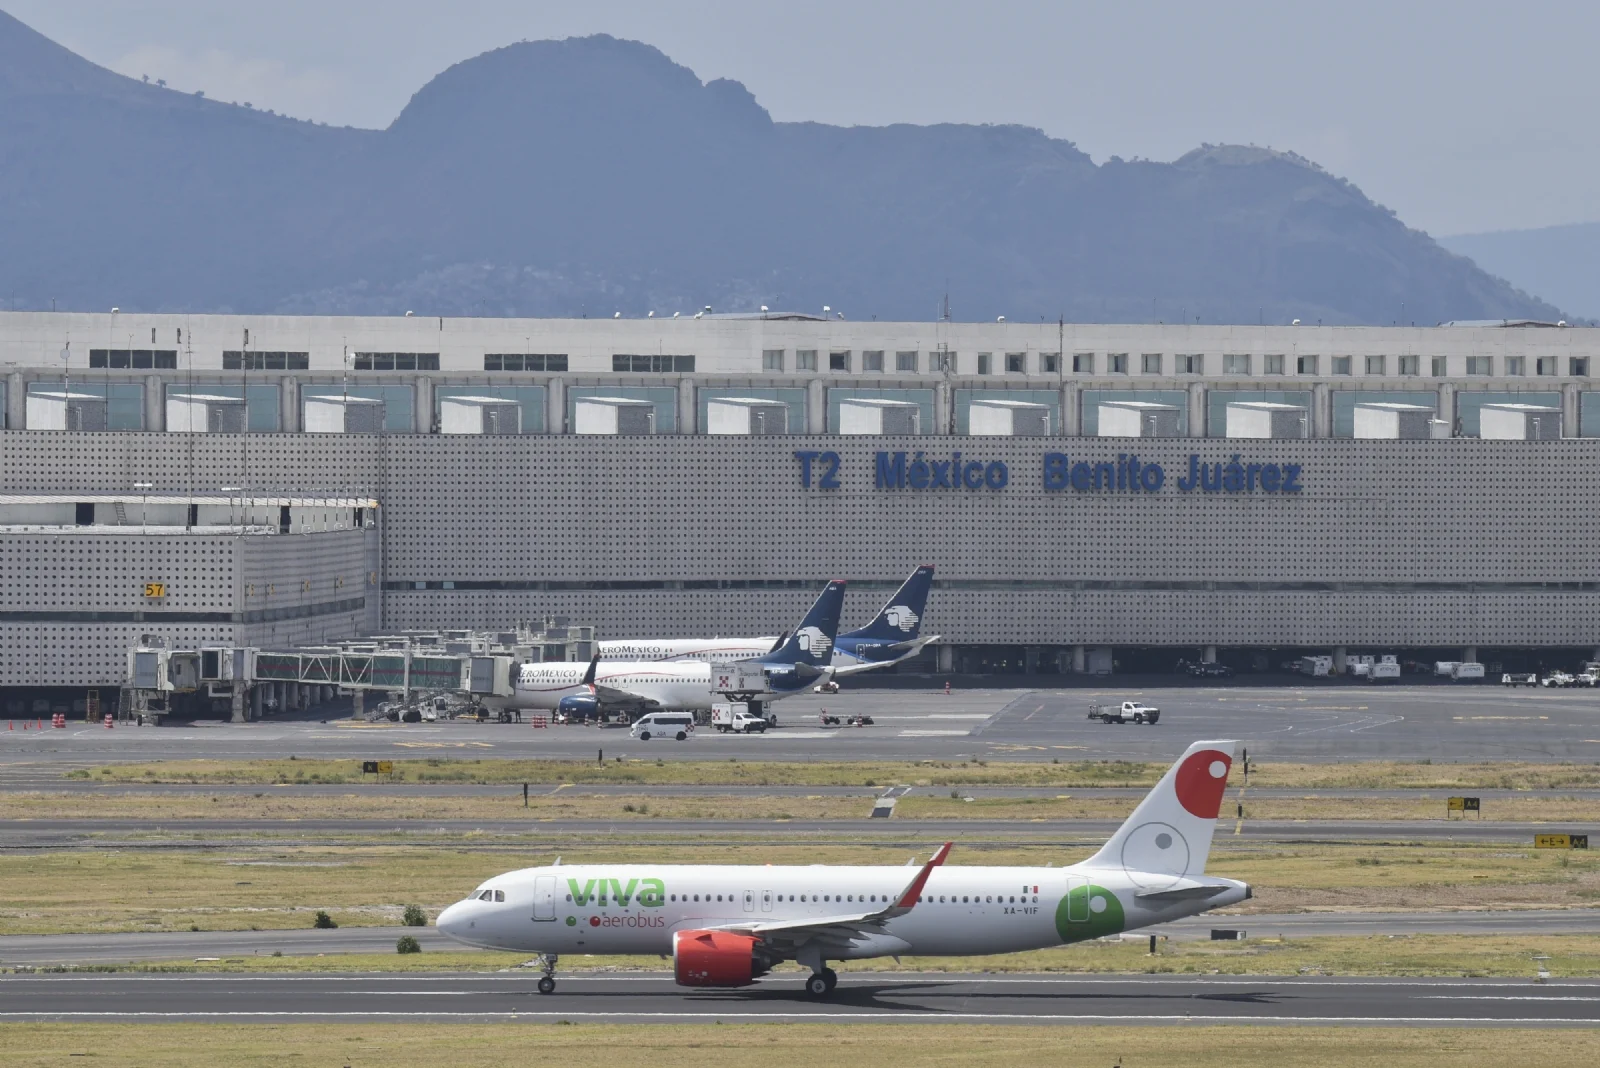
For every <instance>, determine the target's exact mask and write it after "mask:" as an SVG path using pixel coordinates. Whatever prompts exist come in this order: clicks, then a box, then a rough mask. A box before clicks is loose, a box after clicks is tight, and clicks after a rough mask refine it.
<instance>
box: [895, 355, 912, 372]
mask: <svg viewBox="0 0 1600 1068" xmlns="http://www.w3.org/2000/svg"><path fill="white" fill-rule="evenodd" d="M894 369H895V370H896V371H911V372H913V373H915V372H916V370H917V354H916V353H914V352H897V353H895V354H894Z"/></svg>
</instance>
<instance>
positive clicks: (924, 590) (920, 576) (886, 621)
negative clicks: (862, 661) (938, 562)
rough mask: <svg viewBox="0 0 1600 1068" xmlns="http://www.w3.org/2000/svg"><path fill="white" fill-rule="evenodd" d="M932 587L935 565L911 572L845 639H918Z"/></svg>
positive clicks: (895, 640)
mask: <svg viewBox="0 0 1600 1068" xmlns="http://www.w3.org/2000/svg"><path fill="white" fill-rule="evenodd" d="M932 588H933V565H932V564H923V565H922V566H921V567H919V568H917V569H916V570H915V571H913V572H911V575H910V577H908V578H907V579H906V580H905V581H904V582H902V583H901V584H900V588H899V589H898V590H896V591H894V596H893V597H890V598H889V602H888V603H887V604H885V605H884V606H883V608H882V609H881V610H880V611H879V612H878V614H877V616H876V617H875V618H874V619H873V620H872V622H871V623H868V624H867V625H866V626H864V627H862V628H861V629H860V630H853V631H851V632H850V633H848V634H843V635H840V636H841V637H844V638H878V639H881V640H883V641H889V642H897V641H903V640H905V639H907V638H915V637H916V636H917V632H918V630H920V629H921V627H922V615H923V612H924V611H925V610H926V609H927V607H928V591H929V590H930V589H932Z"/></svg>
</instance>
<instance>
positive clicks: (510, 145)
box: [0, 12, 1561, 324]
mask: <svg viewBox="0 0 1600 1068" xmlns="http://www.w3.org/2000/svg"><path fill="white" fill-rule="evenodd" d="M0 146H3V147H4V151H3V152H0V250H3V251H0V299H8V300H9V304H8V305H6V306H10V307H21V308H48V307H52V306H56V307H61V308H64V309H66V308H74V309H91V310H92V309H103V308H109V307H111V306H113V305H117V306H120V307H122V308H124V309H127V310H135V309H138V310H152V311H155V310H164V311H196V312H200V311H237V312H249V313H271V312H289V313H354V314H364V313H372V314H380V313H398V312H403V311H406V310H415V311H417V313H418V314H440V315H590V316H603V317H610V316H611V315H612V314H613V313H614V312H617V311H620V312H622V313H623V314H626V315H642V314H644V313H645V312H646V311H647V310H654V311H656V312H657V313H658V314H660V313H662V312H670V311H674V310H688V309H697V308H701V307H703V306H706V305H711V306H713V307H715V308H716V310H718V311H723V310H754V309H755V308H757V307H759V306H760V305H769V306H771V307H773V308H775V309H779V308H781V309H786V310H804V311H817V310H820V308H821V307H822V306H823V305H824V304H828V305H831V306H833V307H834V308H836V309H841V310H843V311H844V312H845V313H847V314H848V315H849V316H850V317H851V318H868V317H877V318H882V319H911V320H926V319H931V318H934V317H936V316H937V315H939V314H940V313H941V312H942V310H943V309H944V308H945V307H946V306H948V308H949V311H950V314H951V315H952V316H953V317H954V318H957V319H967V320H981V319H991V318H994V317H995V316H998V315H1006V316H1008V317H1010V318H1012V319H1013V320H1016V319H1030V318H1035V317H1040V318H1045V319H1051V320H1053V319H1055V318H1057V317H1058V316H1064V317H1066V318H1067V319H1069V320H1074V321H1104V322H1149V321H1163V322H1174V321H1188V320H1190V319H1194V320H1198V321H1201V322H1206V323H1217V322H1236V323H1255V322H1259V321H1265V322H1284V321H1287V320H1289V319H1291V318H1298V319H1301V320H1303V321H1305V322H1314V321H1324V322H1328V323H1371V324H1388V323H1391V322H1402V321H1403V322H1416V323H1427V324H1431V323H1434V322H1437V321H1440V320H1446V319H1487V318H1557V317H1559V316H1560V315H1561V313H1560V311H1558V309H1557V308H1556V307H1554V306H1552V305H1551V304H1548V303H1546V302H1544V301H1542V300H1539V299H1537V298H1535V297H1533V296H1530V295H1528V294H1526V293H1523V292H1521V291H1519V290H1517V289H1516V288H1514V287H1513V286H1512V285H1511V284H1509V283H1507V282H1505V281H1503V280H1501V279H1499V278H1496V277H1493V276H1491V275H1490V274H1488V273H1486V272H1485V271H1483V270H1481V269H1480V268H1479V267H1478V266H1477V265H1476V264H1474V263H1473V262H1472V261H1471V260H1469V259H1467V258H1465V257H1463V256H1460V255H1457V254H1455V253H1452V252H1450V251H1447V250H1446V249H1445V248H1443V247H1441V246H1440V245H1439V244H1438V243H1436V242H1435V241H1434V240H1433V239H1432V238H1430V237H1429V236H1428V235H1426V234H1424V233H1422V232H1420V231H1417V230H1413V229H1410V228H1408V227H1407V226H1405V225H1404V223H1402V222H1401V221H1400V220H1399V219H1397V218H1396V217H1395V215H1394V213H1393V212H1391V211H1389V210H1387V209H1385V208H1383V207H1382V206H1380V205H1378V204H1375V203H1374V202H1373V201H1371V200H1370V199H1369V198H1367V197H1366V196H1365V195H1364V194H1363V193H1362V192H1361V191H1360V190H1359V189H1358V188H1357V187H1356V186H1354V185H1352V184H1351V183H1350V182H1348V181H1346V180H1344V179H1341V178H1339V177H1336V176H1334V175H1331V174H1328V173H1327V172H1325V171H1324V170H1323V169H1321V168H1320V167H1318V166H1317V165H1315V164H1314V163H1312V162H1310V161H1308V160H1305V159H1303V158H1301V157H1299V156H1296V155H1294V154H1292V153H1284V152H1275V151H1271V150H1267V149H1259V148H1253V147H1242V146H1225V145H1224V146H1214V145H1203V146H1201V147H1199V148H1197V149H1195V150H1194V151H1192V152H1189V153H1188V154H1186V155H1184V156H1183V157H1182V158H1180V159H1177V160H1175V161H1172V162H1169V163H1163V162H1152V161H1148V160H1122V159H1118V158H1116V157H1113V158H1111V159H1109V160H1107V161H1105V162H1103V163H1100V164H1096V163H1095V162H1094V161H1093V160H1091V159H1090V158H1089V157H1088V156H1087V155H1086V154H1085V153H1083V152H1082V151H1080V150H1079V149H1078V148H1077V147H1076V146H1074V145H1073V144H1072V143H1070V142H1068V141H1064V140H1060V139H1056V138H1052V137H1048V136H1046V135H1045V134H1044V133H1042V132H1041V131H1039V130H1036V129H1031V128H1026V127H1021V126H1006V125H995V126H987V125H985V126H973V125H953V124H952V125H935V126H910V125H896V126H887V127H839V126H829V125H823V124H820V123H809V122H774V121H773V120H772V118H771V116H770V115H769V114H768V113H767V112H766V111H765V110H764V109H763V108H762V107H761V106H760V104H759V103H757V101H756V99H755V98H754V97H753V96H752V95H751V94H750V92H749V91H748V90H747V89H746V88H745V87H744V86H743V85H741V84H739V83H738V82H733V81H727V80H714V81H710V82H702V81H701V80H700V79H699V77H697V76H696V75H695V73H694V72H692V71H690V70H688V69H687V68H685V67H683V66H680V65H678V64H676V63H674V62H672V61H671V60H670V59H669V58H668V57H667V56H665V55H663V54H662V53H661V52H659V51H658V50H656V49H654V48H651V47H649V46H648V45H644V44H640V43H637V42H632V41H624V40H618V39H615V38H612V37H607V36H594V37H585V38H574V39H568V40H563V41H536V42H524V43H520V44H514V45H510V46H508V47H505V48H500V49H497V50H494V51H491V52H488V53H485V54H483V55H480V56H477V57H475V58H473V59H469V60H466V61H464V62H461V63H458V64H456V65H455V66H453V67H451V68H449V69H448V70H446V71H444V72H443V73H441V74H439V75H438V76H437V77H435V78H434V79H433V80H432V81H430V82H429V83H428V84H427V85H425V86H423V87H422V88H421V89H420V90H419V91H418V92H417V93H416V95H415V96H414V97H413V98H412V99H411V101H410V102H409V104H408V105H407V106H406V107H405V109H404V110H403V111H402V112H401V113H400V115H399V116H398V117H397V118H396V119H395V121H394V122H393V123H392V124H391V125H390V126H389V127H388V128H387V129H384V130H361V129H352V128H348V127H330V126H326V125H321V124H317V123H314V122H308V121H302V120H299V119H293V118H289V117H286V116H281V115H275V114H272V113H270V112H263V111H259V110H256V109H253V108H250V107H247V106H242V105H235V104H229V103H225V102H221V101H216V100H211V99H208V98H206V97H204V96H203V95H199V94H189V93H181V92H178V91H175V90H171V89H168V88H166V87H164V86H161V85H157V84H149V83H146V82H142V81H138V80H135V79H131V78H126V77H123V76H121V75H119V74H116V73H113V72H111V71H109V70H106V69H104V68H101V67H98V66H96V65H95V64H93V63H91V62H89V61H88V60H85V59H83V58H82V57H79V56H77V55H75V54H73V53H72V52H70V51H68V50H67V49H65V48H62V47H61V46H59V45H57V44H55V43H54V42H52V41H50V40H48V39H47V38H45V37H43V36H42V35H40V34H38V33H36V32H34V31H33V30H31V29H29V28H28V27H26V26H25V25H23V24H22V23H21V22H19V21H17V20H16V19H14V18H12V17H10V16H9V15H6V14H4V13H3V12H0ZM947 301H948V305H947V304H946V302H947Z"/></svg>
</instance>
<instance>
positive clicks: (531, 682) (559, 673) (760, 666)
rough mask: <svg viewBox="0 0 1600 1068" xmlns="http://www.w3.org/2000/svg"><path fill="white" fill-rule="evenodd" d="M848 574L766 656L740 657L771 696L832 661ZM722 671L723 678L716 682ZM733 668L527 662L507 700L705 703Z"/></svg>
mask: <svg viewBox="0 0 1600 1068" xmlns="http://www.w3.org/2000/svg"><path fill="white" fill-rule="evenodd" d="M844 586H845V584H844V581H843V580H842V579H834V580H833V581H832V582H830V583H828V585H827V586H826V587H825V588H824V589H823V591H822V593H821V594H820V595H819V596H818V597H817V599H816V602H815V603H814V604H812V606H811V609H810V611H808V612H807V613H806V615H805V618H804V619H802V620H801V621H800V625H799V626H798V627H796V628H795V629H794V633H793V634H792V635H790V636H789V637H788V638H787V639H786V640H784V641H782V642H780V643H778V645H777V647H776V648H774V649H772V650H771V651H770V652H768V653H767V654H766V655H765V656H759V657H757V658H755V659H752V660H750V661H748V662H746V663H745V664H744V665H741V669H740V670H741V671H742V672H743V673H745V674H753V673H754V672H755V671H757V670H759V671H760V672H761V673H762V675H764V676H765V677H766V680H767V684H768V685H769V686H770V688H771V692H770V693H766V694H763V695H762V696H763V698H764V699H766V700H775V699H777V698H780V697H789V696H791V695H793V694H797V693H802V692H804V691H805V689H806V687H807V686H810V685H811V684H813V683H815V682H817V681H818V680H822V679H826V678H828V677H829V676H830V675H831V674H832V671H833V669H832V668H831V667H830V666H829V659H830V656H831V654H832V652H833V640H834V635H835V634H836V633H837V632H838V629H839V610H840V609H841V608H842V607H843V606H844ZM718 676H721V677H722V679H721V681H722V683H723V684H722V685H721V686H719V685H717V683H718V681H719V679H718ZM732 676H733V673H732V671H731V670H730V669H729V668H728V667H726V666H723V665H716V664H711V663H709V662H707V661H704V660H660V661H648V660H632V661H629V660H602V658H601V657H600V656H598V655H597V656H596V657H595V658H594V659H593V660H591V661H589V662H588V663H587V664H584V663H574V662H571V661H559V662H550V663H541V664H524V665H522V668H521V670H519V671H518V673H517V678H516V680H515V682H514V683H513V691H514V692H513V696H511V697H510V698H507V699H505V700H504V701H503V702H502V703H504V704H505V705H507V706H508V707H511V708H531V709H535V710H543V711H546V712H562V713H565V714H566V715H568V716H571V717H573V718H577V719H588V718H592V717H594V716H597V715H601V714H604V713H606V712H608V711H611V710H617V709H627V710H630V711H635V710H636V711H641V712H655V711H681V710H684V709H693V708H707V707H709V706H710V705H711V703H712V701H713V699H714V698H715V696H716V695H718V694H720V693H723V692H726V691H727V690H728V686H729V683H728V681H727V680H728V679H730V678H732Z"/></svg>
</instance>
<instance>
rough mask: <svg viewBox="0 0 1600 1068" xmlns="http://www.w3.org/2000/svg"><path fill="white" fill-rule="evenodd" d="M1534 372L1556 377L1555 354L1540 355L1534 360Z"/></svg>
mask: <svg viewBox="0 0 1600 1068" xmlns="http://www.w3.org/2000/svg"><path fill="white" fill-rule="evenodd" d="M1533 373H1534V374H1536V375H1548V376H1551V377H1554V375H1555V373H1556V358H1555V357H1554V356H1540V357H1539V358H1538V359H1536V360H1534V361H1533Z"/></svg>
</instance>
